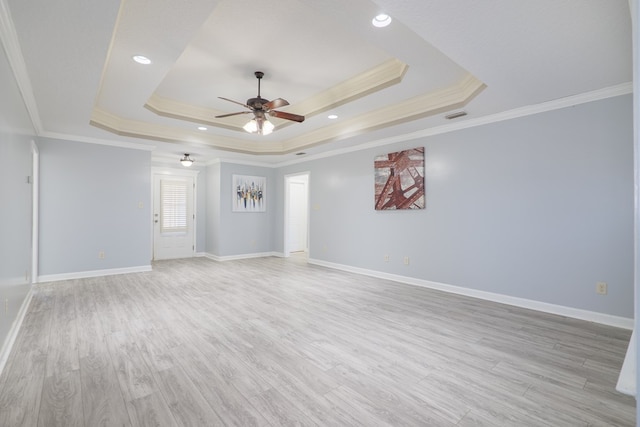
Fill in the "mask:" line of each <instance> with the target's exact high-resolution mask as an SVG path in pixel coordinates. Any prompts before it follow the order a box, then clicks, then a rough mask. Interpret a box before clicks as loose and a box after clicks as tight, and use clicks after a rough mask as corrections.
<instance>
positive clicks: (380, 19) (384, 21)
mask: <svg viewBox="0 0 640 427" xmlns="http://www.w3.org/2000/svg"><path fill="white" fill-rule="evenodd" d="M371 23H372V24H373V26H374V27H378V28H382V27H386V26H387V25H389V24H391V17H390V16H389V15H387V14H386V13H381V14H379V15H377V16H376V17H375V18H373V19H372V20H371Z"/></svg>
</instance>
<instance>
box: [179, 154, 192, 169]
mask: <svg viewBox="0 0 640 427" xmlns="http://www.w3.org/2000/svg"><path fill="white" fill-rule="evenodd" d="M193 162H195V160H193V159H192V158H191V157H189V153H184V157H183V158H181V159H180V163H182V166H184V167H187V168H188V167H189V166H191V165H192V164H193Z"/></svg>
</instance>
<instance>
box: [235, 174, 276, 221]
mask: <svg viewBox="0 0 640 427" xmlns="http://www.w3.org/2000/svg"><path fill="white" fill-rule="evenodd" d="M231 182H232V187H231V197H232V201H231V210H232V211H233V212H266V210H267V203H266V202H267V178H266V177H264V176H251V175H232V179H231Z"/></svg>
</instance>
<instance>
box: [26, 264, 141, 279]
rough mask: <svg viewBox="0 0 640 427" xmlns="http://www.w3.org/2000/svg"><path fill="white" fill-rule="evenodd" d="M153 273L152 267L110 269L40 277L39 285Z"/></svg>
mask: <svg viewBox="0 0 640 427" xmlns="http://www.w3.org/2000/svg"><path fill="white" fill-rule="evenodd" d="M146 271H151V265H140V266H137V267H124V268H110V269H107V270H92V271H78V272H75V273H61V274H45V275H42V276H38V283H44V282H59V281H61V280H71V279H85V278H87V277H101V276H113V275H115V274H127V273H143V272H146Z"/></svg>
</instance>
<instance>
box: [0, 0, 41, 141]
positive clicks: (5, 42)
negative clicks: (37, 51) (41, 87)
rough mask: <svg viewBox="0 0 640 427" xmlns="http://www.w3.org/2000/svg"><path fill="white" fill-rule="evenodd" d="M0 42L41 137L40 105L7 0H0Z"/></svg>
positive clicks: (32, 121)
mask: <svg viewBox="0 0 640 427" xmlns="http://www.w3.org/2000/svg"><path fill="white" fill-rule="evenodd" d="M0 41H2V46H3V47H4V50H5V52H6V54H7V58H8V61H9V65H10V66H11V69H12V70H13V75H14V77H15V79H16V83H17V85H18V90H20V93H21V95H22V100H23V102H24V105H25V107H26V108H27V112H28V113H29V118H30V119H31V123H32V124H33V127H34V129H35V131H36V134H37V135H40V134H41V133H42V131H43V129H42V121H41V120H40V114H39V112H38V104H37V103H36V98H35V96H34V94H33V86H32V85H31V80H30V79H29V73H28V72H27V65H26V63H25V62H24V56H23V55H22V49H21V48H20V43H19V41H18V34H17V33H16V28H15V25H14V23H13V19H12V18H11V13H10V10H9V5H8V4H7V2H6V0H0Z"/></svg>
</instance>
